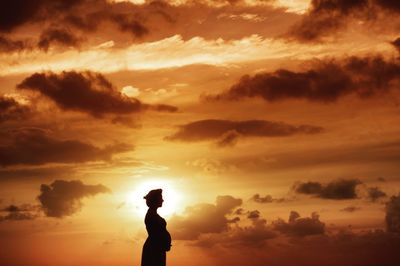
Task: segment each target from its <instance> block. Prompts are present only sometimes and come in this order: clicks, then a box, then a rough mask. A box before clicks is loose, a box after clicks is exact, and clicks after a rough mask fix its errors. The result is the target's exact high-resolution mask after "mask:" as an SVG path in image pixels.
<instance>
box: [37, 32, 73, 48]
mask: <svg viewBox="0 0 400 266" xmlns="http://www.w3.org/2000/svg"><path fill="white" fill-rule="evenodd" d="M79 42H80V39H79V38H77V37H75V35H74V34H73V33H72V32H71V31H69V30H67V29H61V28H50V29H47V30H45V31H44V32H42V34H41V35H40V38H39V42H38V46H39V48H40V49H43V50H45V51H47V50H48V49H49V47H50V45H51V44H53V43H56V44H58V45H61V46H67V47H68V46H77V45H78V44H79Z"/></svg>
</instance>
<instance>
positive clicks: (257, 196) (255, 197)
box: [251, 194, 274, 203]
mask: <svg viewBox="0 0 400 266" xmlns="http://www.w3.org/2000/svg"><path fill="white" fill-rule="evenodd" d="M251 200H253V201H255V202H258V203H271V202H273V201H274V199H273V198H272V196H271V195H266V196H264V197H261V196H260V194H255V195H253V197H251Z"/></svg>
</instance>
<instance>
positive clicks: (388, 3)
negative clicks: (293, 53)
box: [289, 0, 400, 41]
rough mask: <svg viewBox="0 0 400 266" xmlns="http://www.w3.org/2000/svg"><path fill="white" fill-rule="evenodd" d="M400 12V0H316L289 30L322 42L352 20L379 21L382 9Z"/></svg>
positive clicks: (292, 33) (297, 37)
mask: <svg viewBox="0 0 400 266" xmlns="http://www.w3.org/2000/svg"><path fill="white" fill-rule="evenodd" d="M380 11H384V12H388V13H392V14H395V15H397V14H398V12H400V4H399V1H397V0H370V1H369V0H312V1H311V5H310V8H309V11H308V12H307V13H306V14H305V15H304V17H303V19H302V20H301V21H300V22H299V23H298V24H296V25H295V26H294V27H293V28H292V29H291V30H290V32H289V36H290V37H289V38H295V39H297V40H300V41H321V40H323V39H324V38H325V37H328V36H330V35H332V34H335V33H336V32H338V31H340V30H342V29H343V28H345V27H346V26H347V24H348V23H349V20H350V19H357V20H359V21H364V22H365V21H368V20H375V19H377V18H379V15H378V14H379V12H380Z"/></svg>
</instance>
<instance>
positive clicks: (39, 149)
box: [0, 129, 132, 166]
mask: <svg viewBox="0 0 400 266" xmlns="http://www.w3.org/2000/svg"><path fill="white" fill-rule="evenodd" d="M7 141H8V142H7V143H6V144H3V145H0V165H1V166H10V165H18V164H28V165H41V164H46V163H82V162H88V161H99V160H101V161H107V160H110V159H111V158H112V156H113V155H114V154H117V153H121V152H126V151H129V150H131V149H132V147H131V146H130V145H127V144H114V145H109V146H106V147H104V148H98V147H96V146H94V145H92V144H89V143H85V142H82V141H80V140H73V139H67V140H61V139H56V138H53V137H51V136H49V135H48V134H47V133H46V132H44V131H43V130H39V129H20V130H16V131H13V132H10V135H9V136H8V139H7ZM3 142H4V141H3Z"/></svg>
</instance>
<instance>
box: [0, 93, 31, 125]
mask: <svg viewBox="0 0 400 266" xmlns="http://www.w3.org/2000/svg"><path fill="white" fill-rule="evenodd" d="M31 114H32V110H31V109H30V108H29V107H28V106H26V105H22V104H20V103H18V102H17V101H16V100H15V99H13V98H11V97H5V96H2V95H0V123H2V122H5V121H9V120H24V119H27V118H28V117H29V116H30V115H31Z"/></svg>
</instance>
